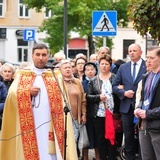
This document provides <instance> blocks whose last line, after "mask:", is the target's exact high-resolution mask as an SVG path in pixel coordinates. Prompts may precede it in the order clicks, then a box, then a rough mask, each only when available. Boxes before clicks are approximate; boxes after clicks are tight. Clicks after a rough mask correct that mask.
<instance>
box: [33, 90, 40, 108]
mask: <svg viewBox="0 0 160 160" xmlns="http://www.w3.org/2000/svg"><path fill="white" fill-rule="evenodd" d="M40 101H41V90H39V92H38V104H37V105H36V97H33V98H32V107H33V108H34V107H35V108H38V107H39V105H40Z"/></svg>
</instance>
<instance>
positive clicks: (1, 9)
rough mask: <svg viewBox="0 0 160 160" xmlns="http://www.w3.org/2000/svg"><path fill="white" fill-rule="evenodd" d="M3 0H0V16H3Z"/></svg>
mask: <svg viewBox="0 0 160 160" xmlns="http://www.w3.org/2000/svg"><path fill="white" fill-rule="evenodd" d="M4 2H5V0H0V17H4V11H5V3H4Z"/></svg>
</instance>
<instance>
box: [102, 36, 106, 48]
mask: <svg viewBox="0 0 160 160" xmlns="http://www.w3.org/2000/svg"><path fill="white" fill-rule="evenodd" d="M106 41H107V37H103V46H104V47H105V46H106Z"/></svg>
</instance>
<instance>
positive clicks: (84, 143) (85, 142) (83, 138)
mask: <svg viewBox="0 0 160 160" xmlns="http://www.w3.org/2000/svg"><path fill="white" fill-rule="evenodd" d="M89 145H90V144H89V139H88V134H87V129H86V125H85V124H82V125H79V141H78V148H79V149H81V148H86V147H88V146H89Z"/></svg>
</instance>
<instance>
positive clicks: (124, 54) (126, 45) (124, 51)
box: [123, 39, 135, 58]
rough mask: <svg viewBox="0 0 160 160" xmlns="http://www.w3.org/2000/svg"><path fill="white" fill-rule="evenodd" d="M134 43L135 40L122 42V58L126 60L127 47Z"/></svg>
mask: <svg viewBox="0 0 160 160" xmlns="http://www.w3.org/2000/svg"><path fill="white" fill-rule="evenodd" d="M132 43H135V40H130V39H128V40H123V58H127V57H128V56H127V55H128V47H129V46H130V45H131V44H132Z"/></svg>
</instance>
